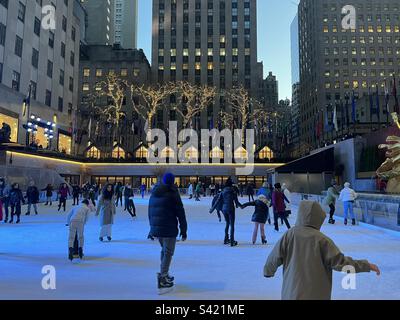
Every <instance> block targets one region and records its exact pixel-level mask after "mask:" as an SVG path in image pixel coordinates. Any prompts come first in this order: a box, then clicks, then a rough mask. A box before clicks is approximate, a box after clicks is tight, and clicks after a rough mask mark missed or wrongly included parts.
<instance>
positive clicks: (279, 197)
mask: <svg viewBox="0 0 400 320" xmlns="http://www.w3.org/2000/svg"><path fill="white" fill-rule="evenodd" d="M285 201H286V202H287V203H289V200H288V199H287V198H286V196H285V194H284V193H283V192H282V188H281V184H280V183H277V184H275V190H274V191H273V193H272V206H273V208H274V225H275V231H279V223H278V219H279V218H280V219H281V220H282V221H283V222H285V224H286V227H287V228H288V229H290V223H289V221H288V219H287V218H288V217H287V215H286V205H285Z"/></svg>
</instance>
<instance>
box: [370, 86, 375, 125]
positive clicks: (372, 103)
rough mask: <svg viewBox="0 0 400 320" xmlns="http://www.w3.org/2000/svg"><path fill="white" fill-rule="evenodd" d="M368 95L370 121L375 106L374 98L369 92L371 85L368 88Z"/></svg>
mask: <svg viewBox="0 0 400 320" xmlns="http://www.w3.org/2000/svg"><path fill="white" fill-rule="evenodd" d="M368 96H369V112H370V115H371V122H372V116H373V115H374V114H375V108H374V98H373V97H372V93H371V87H369V89H368Z"/></svg>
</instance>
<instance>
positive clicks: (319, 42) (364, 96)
mask: <svg viewBox="0 0 400 320" xmlns="http://www.w3.org/2000/svg"><path fill="white" fill-rule="evenodd" d="M352 5H353V6H354V9H355V16H354V18H355V22H356V25H355V29H354V28H352V29H349V28H347V27H346V28H344V27H342V20H343V18H344V17H345V15H344V14H342V9H343V8H342V6H341V5H340V4H339V3H337V2H333V1H315V0H302V1H301V2H300V4H299V9H298V15H299V31H300V32H299V35H300V42H299V43H300V48H299V49H300V112H301V119H300V120H301V132H300V134H301V141H302V142H303V143H304V144H305V145H306V149H307V148H308V151H309V150H310V149H312V148H316V147H318V146H321V145H323V144H324V141H327V140H333V139H336V138H337V137H340V136H345V135H346V134H349V133H350V134H362V133H365V132H368V130H371V126H370V123H371V122H375V123H376V122H378V118H380V119H383V118H384V119H386V115H385V114H384V113H383V108H380V109H379V108H377V105H378V103H377V100H380V101H381V106H382V105H383V104H384V103H383V99H384V86H385V79H386V80H387V82H389V83H390V82H391V79H392V76H393V75H396V76H398V75H399V74H400V69H399V64H400V20H399V17H400V4H399V1H398V0H388V1H385V2H382V1H380V0H371V1H368V2H366V1H364V0H354V1H352ZM346 11H347V10H346ZM346 14H347V13H346ZM347 18H349V17H346V19H347ZM350 19H352V17H350ZM345 26H346V25H345ZM371 93H372V94H374V95H376V93H378V98H379V99H376V96H374V97H373V98H372V96H371ZM352 96H355V97H358V100H357V98H356V99H354V100H353V99H352ZM352 102H354V103H352ZM352 105H353V106H354V107H353V106H352ZM334 108H336V111H337V114H338V126H339V128H340V130H339V131H336V130H333V126H332V122H333V121H332V120H333V119H332V117H333V114H334ZM374 110H375V112H376V113H378V110H379V114H380V116H379V117H378V115H377V114H374V113H373V112H374ZM366 123H367V124H366ZM305 151H307V150H305Z"/></svg>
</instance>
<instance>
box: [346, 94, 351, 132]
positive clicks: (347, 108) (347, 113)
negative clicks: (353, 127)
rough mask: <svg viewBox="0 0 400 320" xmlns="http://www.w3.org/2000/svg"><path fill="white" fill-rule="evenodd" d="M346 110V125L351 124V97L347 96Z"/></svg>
mask: <svg viewBox="0 0 400 320" xmlns="http://www.w3.org/2000/svg"><path fill="white" fill-rule="evenodd" d="M345 109H346V110H345V112H346V127H349V126H350V118H349V97H346V106H345Z"/></svg>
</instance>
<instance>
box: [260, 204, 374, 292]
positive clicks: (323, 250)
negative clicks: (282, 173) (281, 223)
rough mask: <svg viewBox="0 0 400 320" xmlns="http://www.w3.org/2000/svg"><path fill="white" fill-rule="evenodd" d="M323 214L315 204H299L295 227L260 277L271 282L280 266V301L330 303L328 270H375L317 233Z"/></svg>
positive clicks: (272, 255) (364, 261)
mask: <svg viewBox="0 0 400 320" xmlns="http://www.w3.org/2000/svg"><path fill="white" fill-rule="evenodd" d="M325 219H326V214H325V212H324V211H323V210H322V208H321V206H320V205H319V204H318V203H317V202H312V201H303V202H301V204H300V207H299V211H298V217H297V222H296V226H295V227H294V228H292V229H290V230H289V231H288V232H287V233H286V234H285V235H284V236H283V237H282V239H281V240H280V241H279V242H278V243H277V244H276V246H275V248H274V249H273V251H272V252H271V254H270V256H269V257H268V260H267V262H266V264H265V267H264V276H265V277H266V278H272V277H273V276H274V275H275V273H276V271H277V270H278V268H279V267H280V266H281V265H283V288H282V299H283V300H330V299H331V294H332V270H335V271H339V272H341V271H342V270H343V268H344V267H345V266H352V267H354V269H355V272H357V273H360V272H371V271H375V272H376V273H377V274H378V275H380V271H379V268H378V267H377V266H375V265H373V264H370V263H369V262H368V261H366V260H353V259H352V258H350V257H346V256H344V254H343V253H341V251H340V250H339V248H338V247H337V246H336V245H335V243H334V242H333V241H332V240H331V239H329V238H328V237H327V236H325V235H324V234H323V233H321V231H320V229H321V226H322V224H323V222H324V220H325Z"/></svg>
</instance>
